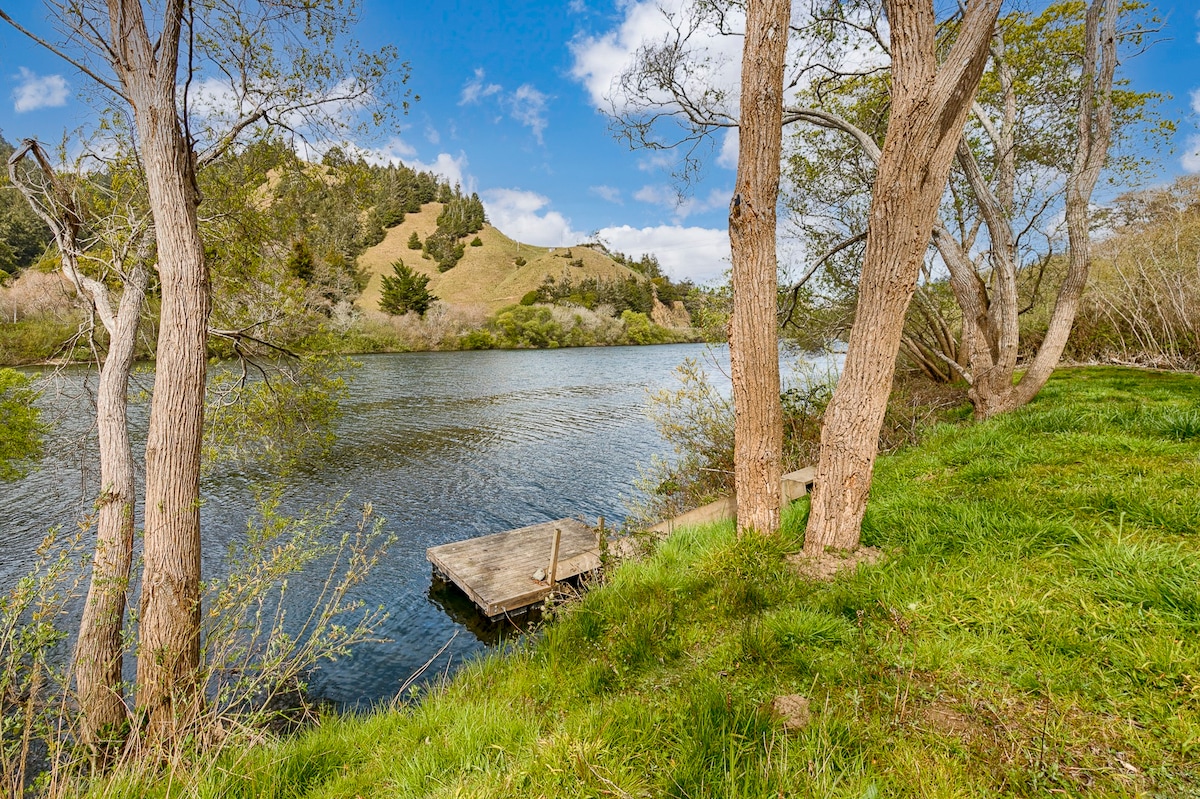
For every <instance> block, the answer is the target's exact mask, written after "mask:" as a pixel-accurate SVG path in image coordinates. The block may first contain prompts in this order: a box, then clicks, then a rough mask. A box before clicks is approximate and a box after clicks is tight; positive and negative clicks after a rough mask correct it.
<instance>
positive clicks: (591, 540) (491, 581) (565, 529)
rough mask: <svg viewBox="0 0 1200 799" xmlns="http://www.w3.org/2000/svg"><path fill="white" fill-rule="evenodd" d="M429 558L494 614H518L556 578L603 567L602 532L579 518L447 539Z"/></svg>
mask: <svg viewBox="0 0 1200 799" xmlns="http://www.w3.org/2000/svg"><path fill="white" fill-rule="evenodd" d="M556 530H557V531H559V534H558V536H557V538H558V545H557V547H556V546H555V538H556V536H555V531H556ZM425 557H426V558H427V559H428V560H429V562H430V563H432V564H433V568H434V570H435V571H436V572H437V573H439V574H441V575H442V576H443V577H445V579H446V580H447V582H452V583H454V584H455V585H457V586H458V587H459V588H461V589H462V590H463V592H464V593H465V594H466V595H467V596H469V597H470V598H471V599H472V600H474V602H475V604H477V605H478V606H479V608H480V609H481V610H482V611H483V612H484V613H485V614H486V615H487V616H488V618H491V619H496V618H500V617H501V616H504V615H506V614H509V613H519V612H520V611H522V610H525V609H526V608H528V607H529V606H531V605H536V604H537V603H539V602H541V601H542V600H544V599H545V598H546V597H547V596H549V595H550V592H551V591H553V590H554V583H556V582H562V581H563V580H569V579H570V578H572V577H577V576H579V575H581V574H585V573H587V572H591V571H595V570H596V569H598V568H600V549H599V541H598V537H597V532H596V531H595V530H593V529H592V528H591V527H588V526H587V525H586V524H584V523H583V522H581V521H579V520H577V519H558V520H557V521H553V522H544V523H542V524H535V525H532V526H531V527H522V528H520V529H517V530H508V531H506V532H503V533H495V534H494V535H485V536H482V537H480V538H471V539H468V540H466V541H455V542H453V543H450V544H442V545H441V546H436V547H430V548H429V549H427V550H425ZM539 575H540V576H541V578H542V579H536V577H537V576H539Z"/></svg>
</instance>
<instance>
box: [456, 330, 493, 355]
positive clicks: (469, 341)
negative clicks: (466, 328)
mask: <svg viewBox="0 0 1200 799" xmlns="http://www.w3.org/2000/svg"><path fill="white" fill-rule="evenodd" d="M458 346H459V349H464V350H492V349H495V348H496V337H495V336H493V335H492V334H491V333H490V332H489V331H487V330H472V331H471V332H470V333H468V334H466V335H465V336H463V337H462V338H460V339H459V340H458Z"/></svg>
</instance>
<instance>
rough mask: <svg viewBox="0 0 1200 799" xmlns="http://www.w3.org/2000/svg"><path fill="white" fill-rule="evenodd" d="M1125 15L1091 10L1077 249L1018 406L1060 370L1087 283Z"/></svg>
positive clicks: (1075, 210)
mask: <svg viewBox="0 0 1200 799" xmlns="http://www.w3.org/2000/svg"><path fill="white" fill-rule="evenodd" d="M1119 10H1120V3H1119V2H1118V0H1092V4H1091V6H1090V7H1089V8H1088V13H1087V22H1086V23H1085V27H1084V36H1085V37H1086V38H1085V42H1084V47H1085V48H1086V49H1085V51H1084V63H1083V75H1082V77H1081V79H1080V90H1079V115H1078V118H1077V126H1078V136H1079V149H1078V150H1077V151H1076V153H1075V161H1074V163H1073V164H1072V165H1071V174H1070V175H1069V176H1068V177H1067V199H1066V220H1067V238H1068V242H1069V245H1070V248H1071V254H1070V258H1069V261H1068V265H1067V276H1066V278H1065V279H1064V280H1063V284H1062V286H1061V287H1060V288H1059V291H1058V298H1057V300H1056V301H1055V303H1054V311H1053V312H1052V313H1051V315H1050V324H1049V327H1048V328H1047V330H1046V337H1045V338H1044V339H1042V345H1041V346H1040V347H1039V348H1038V352H1037V355H1036V356H1034V359H1033V363H1031V364H1030V365H1029V368H1028V369H1027V370H1026V371H1025V374H1024V375H1022V376H1021V382H1020V383H1019V384H1018V385H1017V387H1016V389H1015V391H1013V392H1012V393H1013V404H1012V407H1020V406H1022V405H1024V404H1026V403H1028V402H1029V401H1030V400H1031V399H1033V398H1034V397H1035V396H1037V393H1038V392H1039V391H1041V390H1042V386H1044V385H1046V381H1047V380H1049V379H1050V374H1051V373H1052V372H1053V371H1054V368H1055V367H1056V366H1058V362H1059V361H1060V360H1061V359H1062V353H1063V350H1064V349H1065V348H1066V346H1067V339H1068V338H1070V336H1071V327H1072V325H1074V323H1075V313H1076V311H1077V310H1078V309H1079V299H1080V297H1082V296H1083V288H1084V286H1085V285H1086V284H1087V277H1088V270H1089V268H1090V266H1091V260H1092V248H1091V232H1090V229H1089V227H1090V221H1091V213H1090V210H1089V206H1090V205H1091V201H1092V192H1093V190H1095V188H1096V181H1097V180H1099V179H1100V171H1101V170H1102V169H1103V168H1104V161H1105V159H1106V158H1107V157H1108V148H1109V145H1110V143H1111V142H1112V124H1113V120H1112V112H1113V96H1112V84H1113V76H1114V74H1115V72H1116V67H1117V14H1118V12H1119Z"/></svg>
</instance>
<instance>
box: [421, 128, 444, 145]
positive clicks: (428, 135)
mask: <svg viewBox="0 0 1200 799" xmlns="http://www.w3.org/2000/svg"><path fill="white" fill-rule="evenodd" d="M425 141H427V142H429V143H430V144H432V145H433V146H434V147H436V146H438V145H439V144H441V143H442V134H440V133H438V131H437V128H435V127H434V126H433V125H426V126H425Z"/></svg>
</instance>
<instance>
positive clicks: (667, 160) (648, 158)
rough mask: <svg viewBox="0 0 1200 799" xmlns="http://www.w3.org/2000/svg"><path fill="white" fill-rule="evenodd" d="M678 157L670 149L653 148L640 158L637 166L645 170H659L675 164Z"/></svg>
mask: <svg viewBox="0 0 1200 799" xmlns="http://www.w3.org/2000/svg"><path fill="white" fill-rule="evenodd" d="M677 160H678V159H677V158H676V156H675V155H673V154H672V153H671V152H669V151H661V150H652V151H651V152H650V154H649V155H643V156H642V157H641V158H639V159H638V163H637V168H638V169H640V170H641V171H643V172H658V171H659V170H662V169H670V168H671V167H673V166H675V163H676V161H677Z"/></svg>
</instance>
